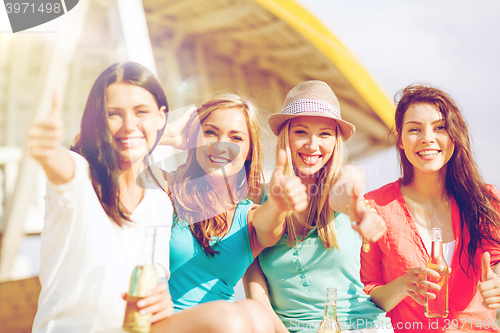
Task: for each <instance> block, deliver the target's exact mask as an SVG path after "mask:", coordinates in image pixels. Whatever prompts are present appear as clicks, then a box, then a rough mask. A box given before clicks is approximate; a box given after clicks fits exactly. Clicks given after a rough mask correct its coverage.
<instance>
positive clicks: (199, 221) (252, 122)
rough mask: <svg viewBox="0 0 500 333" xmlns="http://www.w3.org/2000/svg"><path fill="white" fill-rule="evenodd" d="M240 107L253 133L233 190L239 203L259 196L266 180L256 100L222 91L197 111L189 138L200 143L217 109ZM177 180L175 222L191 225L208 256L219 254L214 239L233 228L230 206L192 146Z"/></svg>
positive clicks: (179, 169)
mask: <svg viewBox="0 0 500 333" xmlns="http://www.w3.org/2000/svg"><path fill="white" fill-rule="evenodd" d="M233 108H236V109H240V110H242V111H243V113H244V114H245V118H246V122H247V127H248V133H250V151H249V157H250V158H247V160H246V161H245V164H244V167H243V168H242V170H241V171H240V172H239V173H238V175H237V177H238V178H237V185H236V186H237V187H236V189H234V191H232V198H233V200H234V203H239V202H240V201H242V200H244V199H245V197H246V196H247V195H248V196H250V197H257V196H258V194H259V191H260V188H261V183H262V180H263V174H262V155H261V151H262V147H261V143H260V125H259V119H258V110H257V108H256V107H255V105H254V104H253V102H252V101H251V100H250V99H248V98H245V97H241V96H238V95H235V94H221V95H218V96H216V97H214V98H212V99H210V100H209V101H207V102H205V103H204V104H203V105H202V106H201V107H200V108H199V109H198V110H197V113H194V114H193V115H194V117H196V115H197V116H198V120H199V121H196V120H195V121H192V122H191V124H190V125H189V128H188V141H189V142H196V138H197V136H198V133H199V131H200V130H201V124H202V123H203V122H204V121H205V119H207V117H208V116H209V115H210V114H211V113H212V112H214V111H216V110H221V109H233ZM172 176H173V182H172V183H171V184H169V187H170V189H171V190H172V192H173V194H174V195H173V202H174V207H175V211H176V214H175V221H174V224H177V223H178V222H179V221H184V222H187V223H188V224H189V228H190V230H191V233H192V234H193V237H194V238H195V239H196V240H197V241H198V243H199V244H200V246H201V247H202V248H203V250H204V251H205V253H206V255H207V256H212V257H213V256H215V254H218V253H219V252H218V251H215V250H214V249H213V248H212V246H210V241H211V240H213V239H215V237H223V236H224V235H226V234H227V233H228V231H229V229H230V224H229V223H228V221H227V210H228V208H227V207H228V206H227V203H226V202H223V199H222V198H221V197H220V196H219V195H218V193H216V191H214V190H213V189H212V187H211V185H210V184H209V183H208V182H207V180H206V179H205V177H204V176H205V172H204V171H203V169H202V168H201V167H200V165H199V164H198V161H197V159H196V148H193V149H190V151H189V152H188V156H187V159H186V162H185V163H184V164H183V165H181V166H180V167H179V168H178V169H177V170H176V171H175V172H173V173H172Z"/></svg>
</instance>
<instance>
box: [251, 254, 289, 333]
mask: <svg viewBox="0 0 500 333" xmlns="http://www.w3.org/2000/svg"><path fill="white" fill-rule="evenodd" d="M243 286H244V287H245V294H246V296H247V298H251V299H253V300H255V301H257V302H259V303H260V304H261V305H262V306H263V307H264V308H265V309H266V311H267V312H268V313H269V315H270V316H271V318H272V319H273V323H274V328H275V331H276V332H277V333H289V332H288V329H287V328H286V326H285V325H284V324H283V322H282V321H281V319H280V318H279V317H278V315H277V314H276V312H274V309H273V307H272V305H271V302H270V299H269V292H268V288H267V281H266V278H265V276H264V273H262V270H261V269H260V266H259V262H258V259H255V261H254V262H253V263H252V265H250V267H249V268H248V269H247V272H246V273H245V275H244V276H243Z"/></svg>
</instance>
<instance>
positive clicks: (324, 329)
mask: <svg viewBox="0 0 500 333" xmlns="http://www.w3.org/2000/svg"><path fill="white" fill-rule="evenodd" d="M317 333H340V326H339V323H338V322H337V289H336V288H326V300H325V313H324V314H323V320H321V324H320V326H319V328H318V332H317Z"/></svg>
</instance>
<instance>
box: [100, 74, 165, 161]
mask: <svg viewBox="0 0 500 333" xmlns="http://www.w3.org/2000/svg"><path fill="white" fill-rule="evenodd" d="M106 96H107V110H108V127H109V131H110V134H111V136H112V137H113V147H114V148H115V149H116V151H117V152H118V153H119V156H120V164H123V163H125V164H134V163H135V162H137V161H142V159H143V158H144V157H145V156H146V155H147V154H148V152H149V150H150V149H151V147H152V146H153V144H154V143H155V140H156V135H157V131H158V130H160V129H161V128H162V127H163V125H164V123H165V113H164V112H163V109H162V110H159V109H158V105H157V104H156V101H155V98H154V97H153V95H152V94H151V93H150V92H149V91H147V90H146V89H144V88H141V87H139V86H136V85H132V84H129V83H113V84H111V85H109V86H108V88H107V93H106Z"/></svg>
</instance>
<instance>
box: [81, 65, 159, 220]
mask: <svg viewBox="0 0 500 333" xmlns="http://www.w3.org/2000/svg"><path fill="white" fill-rule="evenodd" d="M115 82H123V83H129V84H133V85H135V86H138V87H141V88H144V89H146V90H147V91H149V92H150V93H151V95H153V97H154V98H155V100H156V104H157V105H158V108H161V107H162V106H165V108H166V110H165V112H166V113H167V112H168V103H167V97H166V96H165V92H164V91H163V88H162V87H161V84H160V82H159V81H158V79H156V77H155V76H154V74H153V73H152V72H151V71H149V70H148V69H147V68H146V67H144V66H142V65H140V64H138V63H135V62H126V63H122V64H118V63H117V64H114V65H111V66H110V67H108V68H107V69H106V70H105V71H104V72H102V73H101V75H99V77H98V78H97V80H96V81H95V82H94V85H93V86H92V89H91V90H90V94H89V97H88V99H87V104H86V105H85V111H84V112H83V117H82V124H81V130H80V138H79V140H78V142H77V143H76V144H75V146H74V147H71V149H72V150H73V151H75V152H77V153H79V154H81V155H82V156H83V157H85V159H86V160H87V161H88V163H89V167H90V178H91V180H92V185H93V186H94V190H95V192H96V194H97V196H98V198H99V201H100V202H101V205H102V207H103V208H104V211H105V212H106V214H108V216H109V217H110V218H111V219H112V220H113V221H114V222H115V223H116V224H118V225H119V226H122V225H123V222H124V221H130V216H129V213H128V212H127V211H126V210H124V209H123V208H121V207H120V201H119V199H120V189H119V185H118V174H119V169H118V161H119V157H118V153H117V152H116V150H115V149H114V148H113V145H112V137H111V134H110V132H109V128H108V109H107V95H106V92H107V88H108V86H110V85H111V84H113V83H115ZM165 123H166V122H165ZM164 130H165V126H163V128H162V129H161V130H160V131H158V135H157V137H156V142H155V143H154V145H153V146H152V147H151V149H150V151H149V153H148V155H147V156H146V157H145V159H147V158H148V156H149V155H150V154H151V153H152V151H153V150H154V148H155V147H156V145H157V144H158V142H159V141H160V139H161V136H162V134H163V131H164Z"/></svg>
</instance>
